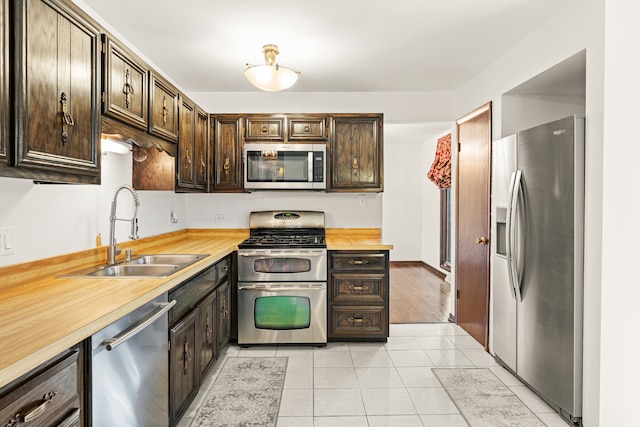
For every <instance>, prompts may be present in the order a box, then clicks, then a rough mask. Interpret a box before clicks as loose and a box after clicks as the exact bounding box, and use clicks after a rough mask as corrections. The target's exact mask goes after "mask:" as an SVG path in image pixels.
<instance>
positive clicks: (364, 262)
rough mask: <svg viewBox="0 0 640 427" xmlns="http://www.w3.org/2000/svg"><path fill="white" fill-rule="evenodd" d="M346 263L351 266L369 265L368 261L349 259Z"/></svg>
mask: <svg viewBox="0 0 640 427" xmlns="http://www.w3.org/2000/svg"><path fill="white" fill-rule="evenodd" d="M347 262H348V263H349V264H351V265H366V264H369V261H367V260H366V259H350V260H349V261H347Z"/></svg>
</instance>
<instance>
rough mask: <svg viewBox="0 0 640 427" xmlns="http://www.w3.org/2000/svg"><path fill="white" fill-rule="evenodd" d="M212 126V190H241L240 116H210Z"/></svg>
mask: <svg viewBox="0 0 640 427" xmlns="http://www.w3.org/2000/svg"><path fill="white" fill-rule="evenodd" d="M211 126H212V127H213V131H212V133H213V135H214V136H213V138H212V143H211V145H212V146H213V156H212V157H213V158H212V163H213V167H212V168H211V169H212V175H213V176H212V179H211V190H212V191H213V192H228V193H232V192H242V191H243V188H244V185H243V178H242V117H240V116H237V115H218V116H211Z"/></svg>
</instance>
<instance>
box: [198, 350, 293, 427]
mask: <svg viewBox="0 0 640 427" xmlns="http://www.w3.org/2000/svg"><path fill="white" fill-rule="evenodd" d="M287 361H288V358H287V357H229V358H228V359H227V360H226V361H225V363H224V365H223V367H222V369H221V371H220V373H219V374H218V376H217V377H216V379H215V381H214V383H213V386H212V387H211V389H210V390H209V393H208V394H207V397H206V398H205V399H204V403H203V404H202V406H201V407H200V409H199V411H198V413H197V414H196V417H195V419H194V420H193V422H192V423H191V427H248V426H251V427H275V425H276V422H277V420H278V410H279V409H280V399H281V397H282V388H283V386H284V377H285V373H286V370H287Z"/></svg>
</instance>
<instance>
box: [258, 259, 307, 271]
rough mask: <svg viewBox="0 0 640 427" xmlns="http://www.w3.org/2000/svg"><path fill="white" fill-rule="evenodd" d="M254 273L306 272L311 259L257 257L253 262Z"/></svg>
mask: <svg viewBox="0 0 640 427" xmlns="http://www.w3.org/2000/svg"><path fill="white" fill-rule="evenodd" d="M253 271H254V272H256V273H307V272H309V271H311V260H309V259H303V258H259V259H257V260H255V261H254V262H253Z"/></svg>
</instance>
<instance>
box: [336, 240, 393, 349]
mask: <svg viewBox="0 0 640 427" xmlns="http://www.w3.org/2000/svg"><path fill="white" fill-rule="evenodd" d="M388 337H389V251H329V316H328V339H329V341H349V340H351V341H386V340H387V338H388Z"/></svg>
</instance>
